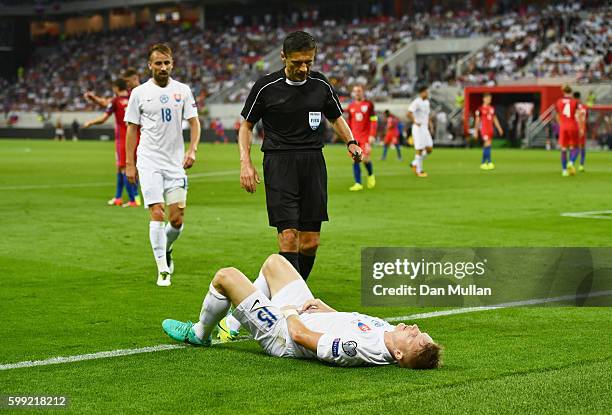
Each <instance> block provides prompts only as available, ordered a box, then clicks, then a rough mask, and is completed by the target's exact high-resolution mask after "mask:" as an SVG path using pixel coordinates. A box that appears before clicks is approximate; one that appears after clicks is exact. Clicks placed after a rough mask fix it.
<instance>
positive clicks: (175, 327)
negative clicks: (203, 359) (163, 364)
mask: <svg viewBox="0 0 612 415" xmlns="http://www.w3.org/2000/svg"><path fill="white" fill-rule="evenodd" d="M162 328H163V329H164V331H165V332H166V334H167V335H168V336H170V338H172V339H174V340H176V341H178V342H181V343H188V344H192V345H194V346H210V345H211V344H212V340H211V336H208V339H206V340H200V339H199V338H198V336H196V334H195V332H194V331H193V323H192V322H191V321H188V322H186V323H183V322H182V321H178V320H171V319H166V320H164V321H163V322H162Z"/></svg>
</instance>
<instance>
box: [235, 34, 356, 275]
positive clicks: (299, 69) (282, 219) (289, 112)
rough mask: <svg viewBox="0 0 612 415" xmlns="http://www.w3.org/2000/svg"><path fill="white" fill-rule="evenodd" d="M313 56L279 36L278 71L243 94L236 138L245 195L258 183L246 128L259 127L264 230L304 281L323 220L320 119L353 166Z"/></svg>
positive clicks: (346, 131)
mask: <svg viewBox="0 0 612 415" xmlns="http://www.w3.org/2000/svg"><path fill="white" fill-rule="evenodd" d="M316 51H317V45H316V43H315V40H314V38H313V37H312V36H311V35H310V34H308V33H306V32H302V31H298V32H293V33H290V34H288V35H287V37H286V38H285V40H284V42H283V50H282V52H281V59H282V61H283V63H284V68H283V69H281V70H279V71H276V72H272V73H270V74H268V75H266V76H264V77H262V78H260V79H259V80H258V81H257V82H256V83H255V85H254V86H253V88H252V89H251V92H250V94H249V96H248V98H247V100H246V102H245V104H244V108H243V110H242V113H241V114H242V117H243V118H244V121H243V122H242V124H241V126H240V131H239V138H238V144H239V147H240V185H241V187H242V188H243V189H245V190H246V191H247V192H249V193H253V192H255V189H256V187H257V184H258V183H259V176H258V174H257V171H256V170H255V167H254V166H253V162H252V161H251V155H250V152H251V141H252V139H253V127H254V125H255V124H256V123H257V122H258V121H259V120H262V122H263V130H264V140H263V145H262V148H261V149H262V151H263V152H264V162H263V172H264V178H265V188H266V204H267V209H268V219H269V224H270V226H273V227H276V229H277V231H278V246H279V251H280V254H281V255H282V256H284V257H285V258H287V260H288V261H289V262H290V263H291V264H292V265H293V266H294V267H295V269H296V270H298V271H299V272H300V274H301V276H302V277H303V278H304V279H306V278H308V275H309V274H310V272H311V270H312V267H313V265H314V262H315V255H316V252H317V248H318V246H319V240H320V232H321V223H322V222H323V221H327V220H328V216H327V170H326V167H325V160H324V158H323V152H322V148H323V139H324V128H323V123H324V122H325V120H324V119H323V117H325V118H327V119H328V120H329V121H330V123H331V125H332V127H333V129H334V131H335V132H336V133H337V134H338V136H339V137H340V138H341V139H342V140H343V141H345V142H346V144H347V146H348V150H349V152H350V153H351V154H352V156H353V159H354V160H355V161H359V160H360V159H361V148H360V147H359V146H358V144H357V141H355V140H354V139H353V135H352V133H351V130H350V128H349V126H348V124H347V123H346V121H345V120H344V118H343V117H342V107H341V106H340V101H339V100H338V96H337V95H336V92H335V91H334V89H333V88H332V86H331V84H330V83H329V81H328V80H327V78H326V77H325V76H324V75H323V74H322V73H320V72H315V71H311V66H312V64H313V63H314V59H315V54H316Z"/></svg>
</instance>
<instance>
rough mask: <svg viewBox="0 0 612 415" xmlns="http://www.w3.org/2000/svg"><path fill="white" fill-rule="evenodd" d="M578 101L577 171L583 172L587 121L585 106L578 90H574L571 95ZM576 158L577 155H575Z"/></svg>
mask: <svg viewBox="0 0 612 415" xmlns="http://www.w3.org/2000/svg"><path fill="white" fill-rule="evenodd" d="M573 97H574V99H575V100H576V101H578V109H577V117H578V152H579V153H580V165H579V166H578V171H581V172H584V171H585V170H584V161H585V158H586V133H587V132H586V121H587V111H588V109H587V106H586V105H584V104H583V103H582V102H580V92H578V91H576V92H574V95H573ZM576 158H578V156H577V155H576Z"/></svg>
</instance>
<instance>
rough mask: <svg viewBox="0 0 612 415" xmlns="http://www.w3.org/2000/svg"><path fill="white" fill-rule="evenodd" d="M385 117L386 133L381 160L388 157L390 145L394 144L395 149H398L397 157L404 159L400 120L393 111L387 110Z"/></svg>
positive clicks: (400, 159)
mask: <svg viewBox="0 0 612 415" xmlns="http://www.w3.org/2000/svg"><path fill="white" fill-rule="evenodd" d="M385 117H386V119H387V122H386V129H387V131H386V133H385V140H384V147H383V154H382V157H381V158H380V159H381V160H385V159H386V158H387V151H389V146H390V145H394V146H395V150H396V151H397V159H398V160H399V161H402V151H401V150H400V143H399V137H400V121H399V118H397V117H396V116H395V115H393V114H391V111H389V110H385Z"/></svg>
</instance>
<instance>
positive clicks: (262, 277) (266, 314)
mask: <svg viewBox="0 0 612 415" xmlns="http://www.w3.org/2000/svg"><path fill="white" fill-rule="evenodd" d="M230 303H231V304H233V305H234V306H235V307H236V309H235V310H234V312H233V315H234V316H235V317H236V318H237V319H238V320H239V321H240V323H242V324H243V325H244V326H245V327H247V328H248V330H249V331H250V333H251V334H252V335H253V337H254V338H255V340H257V342H258V343H259V345H260V346H261V347H262V348H263V349H264V351H265V352H266V353H267V354H269V355H272V356H277V357H293V358H305V359H315V358H316V359H319V360H322V361H324V362H328V363H332V364H336V365H339V366H358V365H365V364H372V365H386V364H393V363H397V364H398V365H399V366H400V367H405V368H413V369H432V368H437V367H439V366H440V351H441V347H440V346H439V345H438V344H436V343H435V342H434V341H433V340H432V338H431V337H430V336H429V335H428V334H427V333H423V332H421V331H420V330H419V328H418V327H417V326H416V325H411V326H408V325H406V324H403V323H400V324H398V325H397V326H393V325H391V324H389V323H387V322H386V321H384V320H381V319H379V318H376V317H370V316H367V315H364V314H359V313H345V312H338V311H336V310H334V309H333V308H331V307H329V306H328V305H327V304H325V303H324V302H323V301H321V300H319V299H315V298H314V297H313V295H312V293H311V292H310V289H309V288H308V286H307V285H306V283H305V282H304V280H303V279H302V277H300V275H299V274H298V272H297V271H296V270H295V269H294V268H293V266H292V265H291V264H290V263H289V261H287V260H286V259H285V258H283V257H282V256H280V255H276V254H274V255H271V256H270V257H268V259H267V260H266V262H265V263H264V264H263V266H262V268H261V271H260V272H259V276H258V278H257V280H255V283H251V281H249V280H248V278H247V277H246V276H245V275H244V274H243V273H242V272H240V271H239V270H238V269H236V268H222V269H220V270H219V271H217V273H216V274H215V277H214V278H213V280H212V283H211V284H210V287H209V290H208V293H207V294H206V297H205V298H204V304H203V305H202V311H201V312H200V321H199V322H197V323H195V324H193V323H191V322H186V323H183V322H180V321H177V320H164V322H163V323H162V327H163V329H164V331H165V332H166V333H167V334H168V336H170V337H171V338H173V339H174V340H177V341H180V342H186V343H190V344H192V345H195V346H210V345H211V338H212V336H211V335H212V332H213V330H214V329H215V328H216V327H217V324H218V323H219V321H220V320H221V319H222V318H223V317H225V315H226V313H227V312H228V310H229V308H230Z"/></svg>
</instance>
